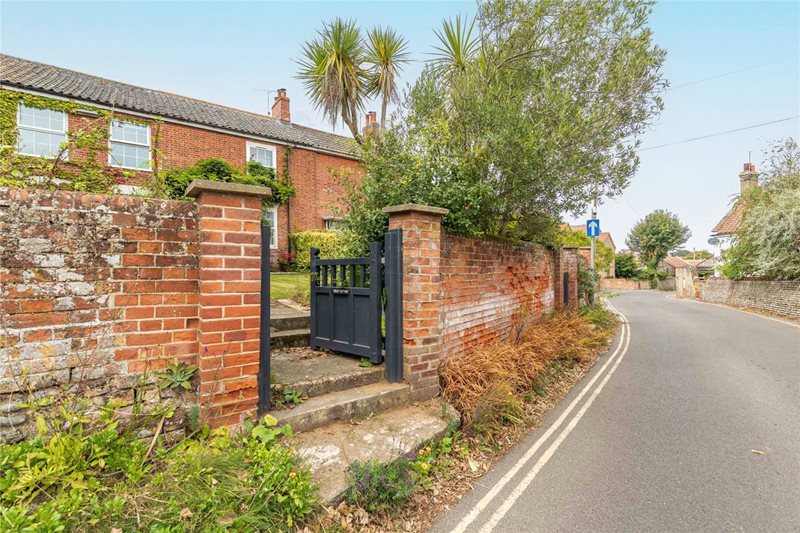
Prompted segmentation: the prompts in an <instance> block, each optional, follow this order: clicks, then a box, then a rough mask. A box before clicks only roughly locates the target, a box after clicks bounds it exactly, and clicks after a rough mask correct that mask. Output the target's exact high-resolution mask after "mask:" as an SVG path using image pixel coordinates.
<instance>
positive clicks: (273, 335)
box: [269, 328, 311, 348]
mask: <svg viewBox="0 0 800 533" xmlns="http://www.w3.org/2000/svg"><path fill="white" fill-rule="evenodd" d="M310 341H311V330H310V329H308V328H300V329H287V330H285V331H275V332H272V331H271V332H270V334H269V345H270V347H272V348H285V347H289V346H308V344H309V342H310Z"/></svg>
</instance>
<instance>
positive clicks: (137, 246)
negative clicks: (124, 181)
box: [0, 188, 198, 393]
mask: <svg viewBox="0 0 800 533" xmlns="http://www.w3.org/2000/svg"><path fill="white" fill-rule="evenodd" d="M195 213H196V209H195V206H194V204H193V203H191V202H175V201H155V200H144V199H141V198H136V197H131V196H108V195H97V194H80V193H68V192H36V193H33V192H30V191H24V190H13V189H5V188H0V258H1V259H2V261H1V262H0V276H2V287H0V291H1V292H2V294H0V298H1V299H2V311H3V313H2V317H0V328H2V335H3V337H4V340H5V342H4V350H5V351H6V354H7V355H11V359H10V360H9V359H8V358H4V359H3V360H2V361H0V368H2V371H1V372H0V393H10V392H18V391H19V388H20V383H17V382H15V380H14V378H15V376H16V375H17V374H19V370H20V369H22V368H27V369H28V371H27V379H28V380H29V381H30V382H31V384H32V385H33V386H34V387H39V386H49V385H54V384H63V383H68V382H70V381H71V379H75V377H76V375H77V374H85V373H89V376H87V377H92V378H102V379H105V380H110V381H113V380H116V379H117V378H119V379H120V380H122V381H128V375H129V374H131V373H140V372H142V371H144V370H153V369H159V368H163V367H164V366H165V365H166V363H167V362H168V361H172V360H175V359H178V360H186V361H190V362H194V361H195V358H196V355H197V335H196V330H195V328H196V326H197V277H198V264H197V255H196V254H197V251H198V244H197V242H198V234H197V221H196V218H195ZM11 361H14V362H13V363H12V362H11ZM26 362H29V363H30V365H28V364H27V363H26ZM17 377H18V376H17Z"/></svg>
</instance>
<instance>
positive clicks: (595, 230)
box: [586, 218, 600, 237]
mask: <svg viewBox="0 0 800 533" xmlns="http://www.w3.org/2000/svg"><path fill="white" fill-rule="evenodd" d="M586 235H587V236H588V237H597V236H599V235H600V219H599V218H593V219H590V220H587V221H586Z"/></svg>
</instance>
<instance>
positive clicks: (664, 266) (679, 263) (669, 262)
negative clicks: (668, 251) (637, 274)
mask: <svg viewBox="0 0 800 533" xmlns="http://www.w3.org/2000/svg"><path fill="white" fill-rule="evenodd" d="M691 266H692V265H691V264H690V263H689V261H686V260H683V259H681V258H680V257H678V256H675V255H670V256H667V257H665V258H664V259H662V260H661V261H660V262H659V263H658V268H659V269H660V270H662V271H664V272H666V273H667V274H668V275H670V276H673V277H674V276H675V270H676V269H678V268H689V267H691Z"/></svg>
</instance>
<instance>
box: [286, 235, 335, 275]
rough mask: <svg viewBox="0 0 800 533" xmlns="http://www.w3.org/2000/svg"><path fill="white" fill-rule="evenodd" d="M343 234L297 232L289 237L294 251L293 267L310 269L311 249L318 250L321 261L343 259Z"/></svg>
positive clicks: (304, 269)
mask: <svg viewBox="0 0 800 533" xmlns="http://www.w3.org/2000/svg"><path fill="white" fill-rule="evenodd" d="M345 239H346V237H345V234H344V233H342V232H338V231H329V230H308V231H298V232H297V233H292V234H291V235H290V236H289V242H291V243H292V246H293V247H294V250H295V262H294V267H295V269H297V270H303V271H307V270H308V269H309V268H310V267H311V248H319V255H320V257H321V258H323V259H334V258H338V257H345V253H344V246H345Z"/></svg>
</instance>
